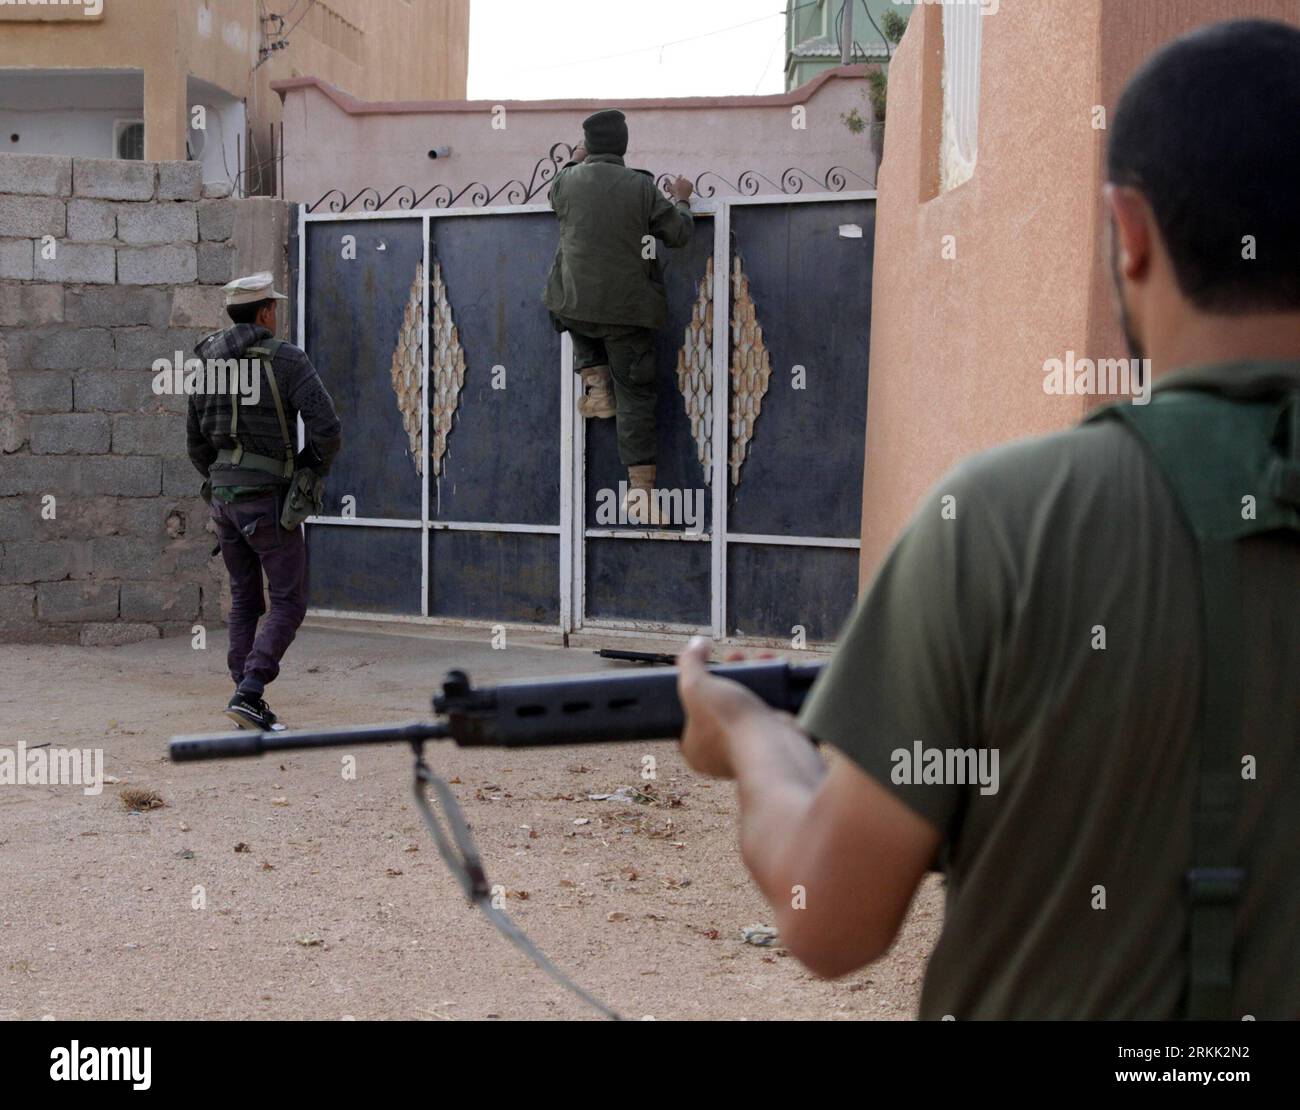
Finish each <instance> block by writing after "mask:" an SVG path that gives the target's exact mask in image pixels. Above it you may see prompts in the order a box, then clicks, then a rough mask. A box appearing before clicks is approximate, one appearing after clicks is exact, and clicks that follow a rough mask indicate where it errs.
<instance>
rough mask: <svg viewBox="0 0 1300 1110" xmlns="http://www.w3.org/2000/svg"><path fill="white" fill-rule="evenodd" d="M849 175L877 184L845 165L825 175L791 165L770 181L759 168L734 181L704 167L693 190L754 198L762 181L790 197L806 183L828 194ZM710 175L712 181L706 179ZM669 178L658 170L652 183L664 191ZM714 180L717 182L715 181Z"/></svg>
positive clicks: (870, 185)
mask: <svg viewBox="0 0 1300 1110" xmlns="http://www.w3.org/2000/svg"><path fill="white" fill-rule="evenodd" d="M850 177H854V178H857V180H858V181H860V182H862V186H863V188H866V189H874V188H875V187H876V183H875V182H874V181H868V180H867V179H866V178H865V177H863V176H862V175H861V174H860V173H856V172H855V171H853V170H850V169H847V168H846V167H844V166H832V167H831V168H830V169H829V170H827V171H826V175H825V176H824V177H818V176H817V175H816V174H812V173H809V172H808V171H807V170H803V169H800V168H799V167H798V166H790V167H789V168H788V169H785V170H783V171H782V172H781V179H780V180H779V181H773V180H772V179H771V178H770V177H768V176H766V175H765V174H761V173H759V172H758V170H742V171H741V173H740V176H739V177H737V178H736V180H735V181H734V182H733V181H728V180H727V179H726V178H725V177H723V176H722V175H721V174H717V173H714V172H713V171H712V170H705V171H704V172H703V173H702V174H700V175H699V176H698V177H697V178H696V179H695V181H694V182H693V184H694V186H695V191H696V193H698V194H699V195H700V196H702V197H705V198H708V197H714V196H717V195H718V190H719V188H720V187H725V188H726V189H728V190H730V191H731V192H732V193H735V194H736V195H737V196H742V197H756V196H758V195H759V194H760V193H762V192H763V183H764V182H766V183H767V184H768V185H770V186H771V187H772V190H773V192H777V193H782V194H784V195H786V196H790V195H792V194H795V193H802V192H803V191H804V188H805V187H807V186H814V187H815V189H810V190H809V191H810V192H811V191H815V190H821V191H823V192H827V193H842V192H843V191H844V190H845V189H846V188H848V184H849V178H850ZM710 178H712V179H713V180H709V179H710ZM672 180H673V175H672V174H668V173H661V174H660V175H659V176H658V177H657V178H656V179H655V184H656V185H658V186H659V188H660V189H661V190H662V191H663V192H665V193H667V192H668V184H669V182H671V181H672ZM714 182H717V184H715V183H714Z"/></svg>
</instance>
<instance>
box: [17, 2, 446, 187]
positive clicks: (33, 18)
mask: <svg viewBox="0 0 1300 1110" xmlns="http://www.w3.org/2000/svg"><path fill="white" fill-rule="evenodd" d="M0 23H2V24H3V28H0V151H3V152H6V153H25V154H64V155H69V154H70V155H75V156H81V157H95V158H146V159H150V160H153V161H159V160H180V159H195V160H199V161H202V162H203V166H204V175H203V176H204V181H205V182H227V183H229V184H230V185H231V186H232V188H234V189H235V191H236V192H245V193H268V192H273V191H275V189H276V187H277V184H278V181H277V177H278V161H279V153H280V149H281V147H280V138H279V123H280V118H281V111H282V107H281V100H280V97H279V96H278V95H276V93H275V92H273V91H272V89H271V83H272V82H273V81H278V80H284V79H288V78H293V77H298V76H302V75H306V74H310V75H311V76H314V77H319V78H321V79H323V80H325V81H328V82H329V83H330V84H332V85H334V86H336V87H337V88H339V89H342V90H345V91H346V92H348V93H351V94H352V95H354V96H358V97H361V98H365V99H376V100H395V99H426V98H439V99H455V98H459V97H463V96H464V95H465V80H466V70H467V66H468V54H469V0H328V2H325V0H25V2H22V3H14V2H8V3H3V2H0ZM200 109H201V110H200Z"/></svg>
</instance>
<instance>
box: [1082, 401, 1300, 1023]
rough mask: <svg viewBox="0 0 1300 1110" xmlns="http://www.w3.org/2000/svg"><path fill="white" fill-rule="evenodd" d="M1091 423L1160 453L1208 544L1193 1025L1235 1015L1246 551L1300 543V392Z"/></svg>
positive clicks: (1158, 406) (1157, 406)
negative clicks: (1286, 537)
mask: <svg viewBox="0 0 1300 1110" xmlns="http://www.w3.org/2000/svg"><path fill="white" fill-rule="evenodd" d="M1088 419H1089V420H1105V419H1116V420H1121V421H1123V423H1124V424H1126V425H1127V426H1128V428H1129V429H1130V430H1131V431H1132V432H1133V433H1134V434H1136V435H1137V437H1138V439H1139V440H1141V441H1142V443H1143V444H1144V445H1145V446H1146V448H1147V450H1148V451H1150V453H1151V455H1152V458H1153V459H1154V461H1155V463H1156V466H1157V467H1158V469H1159V470H1160V472H1161V473H1162V474H1163V475H1164V477H1165V480H1166V481H1167V482H1168V483H1169V487H1170V489H1171V490H1172V492H1173V495H1174V499H1175V500H1176V502H1177V503H1178V506H1179V509H1180V510H1181V513H1182V516H1183V519H1184V520H1185V521H1186V523H1187V526H1188V528H1189V529H1190V531H1191V534H1192V537H1193V538H1194V540H1195V541H1196V547H1197V554H1198V562H1199V567H1200V580H1201V612H1202V627H1203V630H1204V633H1203V635H1204V644H1205V649H1204V673H1203V676H1202V683H1201V707H1200V713H1199V716H1198V720H1197V736H1196V750H1197V752H1198V761H1199V769H1198V773H1197V795H1196V801H1195V808H1194V811H1193V837H1192V860H1191V866H1190V867H1189V868H1188V870H1187V872H1186V874H1185V876H1184V897H1185V898H1186V903H1187V953H1188V987H1187V997H1186V1006H1185V1015H1186V1017H1188V1018H1191V1019H1193V1020H1214V1019H1219V1020H1225V1019H1232V1018H1237V1019H1239V1018H1241V1017H1242V1015H1241V1014H1232V1013H1230V1006H1231V999H1232V976H1233V944H1234V933H1235V926H1236V916H1237V914H1236V911H1237V906H1238V903H1239V902H1240V900H1241V895H1242V891H1243V889H1244V888H1245V885H1246V883H1247V882H1249V878H1250V877H1249V875H1248V874H1247V873H1246V871H1245V869H1244V868H1243V867H1242V866H1241V859H1240V855H1239V852H1238V845H1237V835H1238V829H1239V827H1240V822H1239V820H1238V818H1239V814H1240V810H1241V804H1240V803H1241V783H1242V777H1241V775H1242V767H1241V762H1240V761H1241V757H1242V754H1243V753H1242V750H1241V749H1242V734H1241V726H1242V722H1241V698H1242V690H1243V689H1244V686H1243V681H1242V679H1243V675H1242V653H1241V648H1242V629H1241V582H1240V574H1239V564H1238V553H1239V544H1240V542H1241V541H1242V540H1245V539H1247V538H1249V537H1251V536H1259V535H1263V534H1265V533H1269V532H1289V533H1290V534H1292V535H1293V536H1295V537H1297V539H1300V389H1294V388H1291V389H1286V388H1278V389H1276V390H1271V391H1268V392H1264V393H1261V394H1259V395H1253V396H1251V397H1250V398H1247V399H1242V398H1237V397H1227V396H1223V395H1221V394H1218V393H1214V392H1211V391H1209V390H1208V389H1202V388H1171V389H1168V390H1163V391H1157V392H1156V393H1154V394H1153V396H1152V400H1151V403H1150V404H1148V405H1143V406H1139V405H1130V404H1122V405H1113V406H1110V407H1108V408H1105V409H1101V410H1099V411H1097V412H1095V413H1093V414H1092V415H1091V416H1090V417H1089V418H1088Z"/></svg>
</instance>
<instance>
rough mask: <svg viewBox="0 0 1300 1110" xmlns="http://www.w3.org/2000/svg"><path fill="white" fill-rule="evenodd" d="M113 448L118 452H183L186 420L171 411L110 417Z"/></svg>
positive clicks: (148, 453) (171, 453)
mask: <svg viewBox="0 0 1300 1110" xmlns="http://www.w3.org/2000/svg"><path fill="white" fill-rule="evenodd" d="M113 451H114V453H115V454H118V455H180V456H183V455H184V454H185V421H184V420H182V419H180V418H179V417H178V416H176V415H175V414H174V413H149V414H147V415H143V416H115V417H113Z"/></svg>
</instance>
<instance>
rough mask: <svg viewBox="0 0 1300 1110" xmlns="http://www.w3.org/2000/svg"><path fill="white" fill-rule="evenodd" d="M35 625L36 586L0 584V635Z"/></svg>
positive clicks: (26, 629)
mask: <svg viewBox="0 0 1300 1110" xmlns="http://www.w3.org/2000/svg"><path fill="white" fill-rule="evenodd" d="M35 627H36V587H35V586H0V635H12V634H13V633H15V632H27V631H29V630H31V629H33V628H35Z"/></svg>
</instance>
